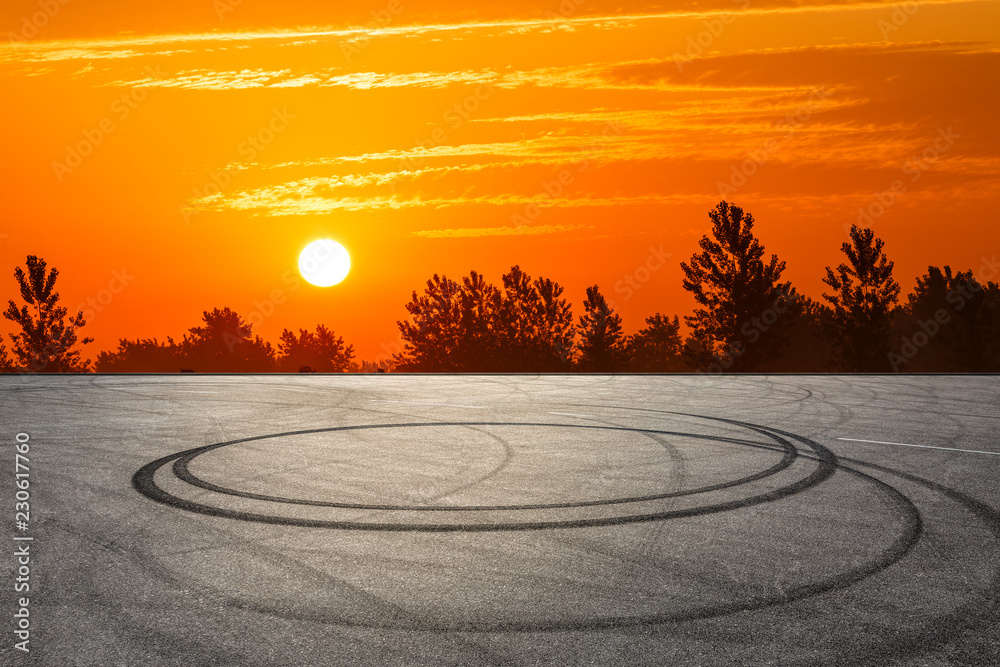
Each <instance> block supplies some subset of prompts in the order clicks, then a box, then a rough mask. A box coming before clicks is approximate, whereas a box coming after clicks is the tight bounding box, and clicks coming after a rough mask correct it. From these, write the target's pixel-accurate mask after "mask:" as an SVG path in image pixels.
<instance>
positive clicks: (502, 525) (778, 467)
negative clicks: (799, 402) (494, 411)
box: [132, 422, 834, 532]
mask: <svg viewBox="0 0 1000 667" xmlns="http://www.w3.org/2000/svg"><path fill="white" fill-rule="evenodd" d="M441 426H508V427H509V426H530V427H547V428H579V429H590V430H605V431H625V432H633V433H642V434H656V435H669V436H682V437H690V438H696V439H703V440H710V441H715V442H728V443H732V444H738V445H742V446H747V447H754V448H759V449H766V450H776V449H777V450H778V451H781V452H783V456H782V459H781V460H780V461H778V463H776V464H774V465H772V466H771V467H769V468H767V469H765V470H762V471H759V472H756V473H753V474H751V475H747V476H745V477H741V478H739V479H735V480H729V481H725V482H719V483H716V484H711V485H708V486H704V487H700V488H697V489H685V490H681V491H671V492H667V493H659V494H649V495H643V496H633V497H629V498H613V499H607V500H592V501H578V502H566V503H532V504H520V505H394V504H367V503H337V502H327V501H318V500H306V499H297V498H283V497H280V496H268V495H263V494H257V493H248V492H244V491H239V490H236V489H230V488H227V487H223V486H220V485H217V484H212V483H210V482H207V481H205V480H202V479H200V478H198V477H197V476H195V475H194V474H193V473H192V472H191V470H190V464H191V462H192V461H193V460H194V459H195V458H197V457H198V456H201V455H202V454H205V453H207V452H210V451H212V450H215V449H220V448H222V447H227V446H230V445H235V444H239V443H245V442H254V441H259V440H267V439H273V438H281V437H287V436H293V435H306V434H314V433H328V432H337V431H352V430H361V429H383V428H412V427H441ZM751 430H753V431H755V432H757V433H760V434H762V435H764V436H765V437H768V438H769V439H771V440H772V441H773V442H774V444H773V445H771V444H768V443H760V442H755V441H749V440H742V439H738V438H728V437H723V436H707V435H703V434H695V433H679V432H675V431H663V430H652V429H634V428H625V427H617V426H596V425H574V424H551V423H533V422H416V423H408V424H366V425H361V426H341V427H333V428H324V429H310V430H305V431H293V432H288V433H275V434H269V435H264V436H257V437H252V438H242V439H240V440H232V441H229V442H223V443H217V444H213V445H205V446H203V447H196V448H194V449H189V450H186V451H182V452H178V453H176V454H171V455H169V456H165V457H163V458H161V459H157V460H156V461H153V462H151V463H148V464H146V465H145V466H143V467H142V468H140V469H139V471H138V472H136V473H135V475H134V476H133V477H132V484H133V486H134V487H135V489H136V490H137V491H139V492H140V493H142V494H143V495H145V496H146V497H148V498H150V499H152V500H155V501H156V502H160V503H163V504H165V505H170V506H172V507H176V508H178V509H183V510H186V511H191V512H197V513H200V514H206V515H208V516H215V517H222V518H229V519H238V520H242V521H254V522H258V523H268V524H277V525H289V526H303V527H310V528H331V529H339V530H375V531H422V532H449V531H468V532H482V531H509V530H541V529H546V528H580V527H586V526H612V525H619V524H627V523H637V522H644V521H657V520H664V519H673V518H680V517H690V516H699V515H703V514H711V513H714V512H722V511H727V510H731V509H736V508H738V507H750V506H752V505H757V504H761V503H766V502H772V501H774V500H777V499H779V498H784V497H786V496H789V495H792V494H795V493H799V492H801V491H803V490H805V489H807V488H809V487H811V486H814V485H816V484H819V483H821V482H822V481H824V480H825V479H826V478H827V477H829V476H830V475H831V474H833V471H834V467H833V466H832V465H831V464H830V463H829V461H828V459H829V458H830V457H832V456H833V455H832V453H830V452H829V450H826V449H825V448H823V447H821V446H820V445H815V446H814V445H813V444H810V445H809V446H810V447H813V448H814V451H815V452H816V454H817V456H816V457H815V460H817V461H819V462H820V465H819V466H818V467H817V468H816V470H814V471H813V472H812V473H811V474H809V475H808V476H806V477H804V478H802V479H799V480H797V481H795V482H792V483H790V484H787V485H785V486H783V487H780V488H777V489H774V490H771V491H768V492H765V493H761V494H758V495H755V496H751V497H749V498H744V499H740V500H735V501H729V502H724V503H717V504H712V505H706V506H702V507H692V508H685V509H678V510H667V511H661V512H644V513H638V514H631V515H624V516H613V517H598V518H585V519H575V520H566V521H521V522H509V521H507V522H487V523H471V522H456V523H434V524H421V523H389V522H372V521H364V522H362V521H326V520H318V519H298V518H292V517H282V516H275V515H266V514H259V513H254V512H242V511H237V510H227V509H222V508H218V507H213V506H211V505H205V504H202V503H196V502H193V501H190V500H186V499H184V498H179V497H177V496H175V495H173V494H170V493H168V492H167V491H165V490H163V489H162V488H161V487H160V486H159V485H157V484H156V481H155V479H154V477H155V475H156V472H157V471H158V470H160V469H161V468H163V467H165V466H167V465H170V464H173V472H174V474H175V475H176V476H177V477H178V478H179V479H181V480H183V481H185V482H187V483H188V484H191V485H193V486H196V487H199V488H202V489H206V490H208V491H213V492H216V493H221V494H224V495H230V496H236V497H240V498H246V499H251V500H258V501H265V502H274V503H281V504H288V505H307V506H314V507H333V508H343V509H360V510H384V511H408V512H409V511H420V512H423V511H431V512H470V511H476V512H492V511H520V510H545V509H560V508H564V509H565V508H582V507H599V506H610V505H622V504H628V503H637V502H645V501H651V500H661V499H666V498H674V497H681V496H689V495H695V494H700V493H707V492H710V491H717V490H721V489H727V488H733V487H737V486H741V485H744V484H748V483H750V482H753V481H756V480H760V479H764V478H766V477H770V476H772V475H776V474H777V473H779V472H781V471H782V470H784V469H786V468H788V467H789V466H790V465H792V463H793V462H794V461H795V460H796V459H797V458H798V457H799V456H800V453H799V452H798V451H797V450H796V448H795V446H794V445H792V444H791V443H790V442H788V440H786V439H785V438H784V437H782V436H778V435H775V434H772V433H769V432H768V431H765V430H763V429H757V428H752V429H751Z"/></svg>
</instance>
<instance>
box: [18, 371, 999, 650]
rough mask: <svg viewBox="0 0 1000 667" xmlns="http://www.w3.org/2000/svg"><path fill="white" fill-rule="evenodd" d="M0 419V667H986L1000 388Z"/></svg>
mask: <svg viewBox="0 0 1000 667" xmlns="http://www.w3.org/2000/svg"><path fill="white" fill-rule="evenodd" d="M0 396H2V408H0V412H2V415H3V424H4V433H3V438H4V441H5V442H4V446H3V449H4V452H6V453H5V454H4V456H3V457H2V458H0V460H2V461H6V463H3V464H2V465H3V466H6V468H7V469H6V470H3V471H0V499H2V500H0V507H6V508H7V510H4V511H5V512H7V513H8V514H9V516H7V517H4V518H3V525H4V526H5V528H4V530H3V534H4V535H5V536H6V537H5V543H6V545H7V546H6V547H5V548H4V551H5V552H6V553H8V556H7V557H5V559H4V566H3V570H2V572H3V574H4V581H3V584H2V587H0V590H3V591H5V593H4V596H3V600H2V601H0V604H2V605H3V609H4V610H5V612H6V613H5V614H4V619H5V620H4V621H3V622H2V623H3V625H5V626H6V627H0V630H2V634H0V636H2V637H3V642H2V645H0V663H2V664H4V665H7V664H10V665H20V664H26V665H27V664H33V665H60V666H61V665H102V666H104V665H129V666H131V665H144V666H147V665H148V666H151V667H152V666H159V665H184V666H190V665H227V666H228V665H480V664H482V665H522V664H523V665H548V664H559V665H819V664H830V665H928V666H935V667H936V666H938V665H997V664H1000V631H998V627H1000V548H998V542H1000V442H998V437H997V433H998V425H1000V421H998V420H1000V385H998V378H996V377H985V376H976V377H949V376H935V377H917V376H862V377H846V376H770V377H731V376H674V377H664V376H660V377H653V376H649V377H625V376H622V377H605V376H435V377H419V376H399V375H376V376H342V377H332V376H243V377H226V376H136V377H114V376H90V377H85V376H79V377H12V376H5V377H0ZM18 432H25V433H28V434H29V435H30V446H31V449H30V453H29V458H30V464H29V465H30V481H31V487H30V489H31V498H30V502H31V516H30V522H29V528H28V530H26V531H18V530H16V529H15V528H14V502H15V498H14V494H15V491H16V489H15V487H14V453H15V452H14V446H15V434H17V433H18ZM843 438H851V439H853V440H845V439H843ZM859 440H868V441H880V442H879V443H876V442H860V441H859ZM880 443H896V444H880ZM906 445H921V447H915V446H906ZM939 448H940V449H939ZM956 450H972V451H956ZM990 452H992V454H991V453H990ZM15 536H22V537H24V536H30V537H32V538H33V540H32V541H31V542H30V545H31V547H30V548H31V564H30V568H31V574H30V585H31V590H30V604H29V607H30V619H31V635H30V645H29V646H30V649H31V651H30V653H29V654H24V653H22V652H21V651H17V650H15V649H14V648H13V644H14V642H15V641H17V640H16V639H15V635H14V632H13V631H14V629H15V625H14V624H15V619H14V618H13V614H14V613H15V612H16V611H17V609H18V607H17V605H16V601H17V598H18V597H19V596H20V595H21V594H19V593H15V592H14V582H15V579H16V577H17V574H18V572H17V567H18V566H17V564H16V562H15V558H14V557H13V556H12V555H10V554H12V553H13V552H14V549H15V545H19V544H24V541H21V542H15V541H14V540H13V538H14V537H15Z"/></svg>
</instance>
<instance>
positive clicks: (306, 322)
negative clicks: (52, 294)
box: [0, 0, 1000, 359]
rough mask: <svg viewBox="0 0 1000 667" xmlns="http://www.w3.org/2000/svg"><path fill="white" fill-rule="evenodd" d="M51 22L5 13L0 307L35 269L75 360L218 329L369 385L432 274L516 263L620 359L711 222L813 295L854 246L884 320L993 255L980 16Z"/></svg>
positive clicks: (573, 9)
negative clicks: (611, 335) (880, 266)
mask: <svg viewBox="0 0 1000 667" xmlns="http://www.w3.org/2000/svg"><path fill="white" fill-rule="evenodd" d="M52 5H53V6H54V7H57V9H56V10H55V11H54V13H52V14H51V15H49V14H45V15H44V16H45V20H44V22H43V21H42V20H41V19H38V18H37V16H38V15H39V12H41V11H42V10H41V9H39V7H40V5H39V4H38V3H37V2H20V1H18V2H7V3H4V7H3V8H2V9H0V26H2V28H3V29H2V31H0V35H2V36H3V39H2V40H0V89H2V90H3V98H4V105H3V107H4V108H3V111H2V113H3V123H2V124H0V137H2V141H3V145H4V146H5V147H6V154H5V157H6V159H5V160H3V164H2V166H0V170H2V172H0V182H2V189H3V202H4V216H3V223H2V227H0V233H2V236H0V256H2V260H3V261H2V262H0V267H2V270H3V275H2V276H0V284H2V285H3V286H4V289H5V291H4V292H3V293H2V296H3V300H4V302H6V299H7V298H10V297H13V296H15V294H14V290H15V287H16V286H15V284H14V282H13V279H12V278H11V276H10V272H11V271H12V269H13V266H15V265H16V264H18V263H22V262H23V261H24V259H25V256H26V255H28V254H36V255H40V256H43V257H44V258H45V259H47V260H48V262H49V263H50V264H51V265H52V266H55V267H58V269H59V270H60V275H61V278H60V290H61V292H62V297H63V299H64V303H65V304H66V305H67V306H69V307H70V309H71V310H72V311H73V312H75V311H76V310H77V306H78V305H79V308H80V309H88V310H90V311H91V313H90V314H91V317H89V318H88V325H87V330H86V333H87V335H90V336H93V337H95V339H96V342H95V345H94V346H92V347H93V348H95V349H94V352H96V350H98V349H107V348H110V347H113V346H114V344H115V343H116V340H117V338H118V337H129V338H135V337H153V336H156V337H159V338H165V337H166V336H174V337H179V336H180V335H181V334H182V333H183V332H184V331H185V330H186V329H187V328H188V327H190V326H193V325H194V324H195V323H197V322H198V319H199V317H200V315H201V313H202V311H204V310H207V309H211V308H213V307H223V306H228V307H231V308H232V309H233V310H235V311H237V312H239V313H240V314H242V315H244V316H245V317H252V319H253V321H254V323H255V328H254V330H255V332H256V333H260V334H261V335H262V336H263V337H264V338H266V339H269V340H274V339H276V338H277V337H278V335H279V334H280V333H281V331H282V329H284V328H286V327H287V328H289V329H296V328H298V327H313V326H315V325H316V324H317V323H318V322H322V323H325V324H327V325H329V326H330V327H332V328H333V329H334V330H336V332H337V333H338V334H341V335H343V337H344V339H345V340H348V341H350V342H351V343H353V344H354V346H355V349H356V351H357V354H358V356H359V358H362V359H372V358H375V357H377V356H379V355H384V354H386V353H387V351H388V350H390V349H392V348H393V346H394V345H396V344H397V342H398V340H399V331H398V329H397V328H396V324H395V322H396V321H397V320H401V319H404V318H405V317H406V312H405V310H404V308H403V306H404V304H405V303H406V301H407V300H408V299H409V297H410V293H411V291H412V290H414V289H419V288H421V286H422V285H423V284H424V282H425V281H426V280H427V278H429V277H430V276H431V275H433V274H435V273H438V274H446V275H448V276H450V277H453V278H456V279H457V278H459V277H461V276H462V275H465V274H468V272H469V270H470V269H476V270H478V271H480V272H481V273H483V274H485V275H486V276H487V277H488V278H489V279H490V280H492V281H494V282H496V281H498V280H499V278H500V275H501V274H502V273H503V272H504V271H506V270H507V269H509V268H510V267H511V266H512V265H514V264H518V265H520V266H521V267H522V268H523V269H524V270H525V271H527V272H528V273H530V274H531V275H533V276H537V275H542V276H545V277H549V278H552V279H554V280H557V281H559V282H560V283H561V284H562V285H564V286H565V287H566V290H567V291H566V294H567V296H568V297H569V298H570V299H571V300H572V301H573V302H574V304H580V303H581V302H582V300H583V298H584V296H585V294H584V290H585V288H586V286H588V285H592V284H594V283H597V284H599V285H600V286H601V289H602V290H603V291H604V293H605V294H606V295H607V296H608V300H609V302H611V303H612V304H613V307H614V308H615V309H616V310H617V311H618V312H619V313H621V315H622V317H623V318H624V326H625V329H626V331H634V330H635V329H636V328H638V327H639V326H640V325H641V324H642V318H644V317H645V316H647V315H650V314H653V313H655V312H660V313H664V314H669V315H673V314H678V313H680V314H683V313H685V312H688V311H689V310H690V309H691V306H692V302H691V299H690V296H689V295H688V294H686V293H685V292H684V290H683V289H682V288H681V272H680V269H679V267H678V263H679V261H681V260H682V259H684V258H686V257H688V256H690V255H691V253H692V252H694V251H695V250H696V249H697V243H698V239H699V238H700V237H701V235H702V234H704V233H705V232H706V231H707V229H708V226H709V220H708V217H707V212H708V211H709V210H711V209H712V208H713V207H714V206H715V205H716V204H717V203H718V202H719V201H720V200H722V199H726V200H728V201H731V202H735V203H737V204H738V205H740V206H742V207H744V208H746V209H748V210H750V211H752V212H753V215H754V217H755V219H756V221H757V227H756V233H757V234H758V235H759V237H760V238H761V240H762V242H763V243H764V244H765V246H766V248H767V251H768V252H769V253H770V252H774V253H777V254H778V255H779V256H780V257H781V258H782V259H784V260H785V261H786V262H787V263H788V271H787V278H788V279H789V280H791V281H792V282H793V283H794V284H795V285H796V286H797V287H798V288H799V289H800V290H802V291H803V292H804V293H805V294H807V295H810V296H813V297H818V296H819V294H820V292H822V291H823V285H822V283H821V279H822V275H823V274H822V267H824V266H826V265H830V264H836V263H837V262H839V261H840V258H839V253H840V245H841V243H842V242H844V241H845V240H847V238H848V237H847V230H849V229H850V225H851V224H852V223H857V222H858V221H859V220H861V221H863V222H864V224H866V225H868V226H871V227H872V228H873V229H875V230H876V231H877V233H878V234H879V235H880V237H882V238H883V239H885V241H886V252H887V253H888V254H889V255H890V257H891V258H892V259H893V260H894V261H895V262H896V271H897V277H898V279H899V281H900V283H901V284H902V286H903V289H904V291H905V290H908V289H909V288H910V287H911V286H912V284H913V281H914V279H915V278H916V276H918V275H920V274H921V273H922V272H924V271H925V270H926V269H927V266H928V265H929V264H936V265H943V264H951V265H952V266H955V267H958V268H961V269H977V268H978V267H980V266H981V265H983V263H984V262H986V261H989V260H990V259H991V258H992V257H993V256H994V255H995V254H997V250H998V246H1000V231H998V229H1000V225H998V224H997V222H998V214H997V212H998V211H1000V178H998V176H1000V129H998V126H997V122H996V115H997V113H996V110H997V108H998V107H1000V104H998V102H1000V93H998V86H997V85H996V84H997V78H998V72H1000V2H995V1H982V2H964V1H963V2H959V1H956V2H951V1H947V0H944V1H937V2H935V1H926V2H919V3H916V2H914V3H908V4H898V5H897V4H883V3H877V2H851V1H849V0H845V1H839V2H818V1H812V0H806V2H804V3H798V4H789V3H786V2H782V1H781V0H765V1H764V2H755V1H753V0H740V1H739V2H731V1H729V0H711V1H709V2H702V3H698V4H697V5H691V4H682V3H665V4H664V3H659V4H658V3H653V4H645V3H635V4H628V3H627V4H626V5H624V6H623V5H621V4H620V3H607V2H604V1H603V0H586V1H584V0H564V1H563V2H562V3H559V2H556V1H555V0H553V1H552V2H550V3H548V4H544V3H540V4H529V3H523V2H514V3H496V4H485V5H482V6H479V5H475V4H469V3H449V2H446V1H445V0H435V1H434V2H425V3H420V4H412V5H411V4H410V3H408V2H407V0H390V1H388V2H386V1H385V0H377V1H374V0H373V2H371V3H369V4H367V5H366V4H364V3H355V4H354V5H353V6H352V8H351V9H345V10H343V12H342V13H338V10H336V9H332V8H331V7H333V5H330V4H329V3H319V2H290V3H287V6H285V3H282V5H281V6H280V7H279V6H278V5H277V4H272V5H270V8H269V9H265V8H263V7H261V6H254V5H253V4H252V3H249V2H245V3H235V2H229V3H226V2H224V1H219V2H215V3H213V2H211V1H210V0H199V1H198V2H194V1H191V0H184V1H182V2H177V3H170V4H165V5H164V6H163V7H162V8H160V9H154V8H151V7H147V6H145V5H144V4H141V3H140V4H136V5H134V6H133V5H125V4H122V3H117V2H110V1H109V0H102V1H100V2H92V3H84V2H65V3H59V2H53V3H52ZM477 7H478V8H477ZM325 238H333V239H337V240H338V242H339V243H342V244H343V246H344V247H346V248H349V250H350V254H351V258H350V259H348V260H347V265H346V266H345V265H344V264H343V263H342V262H341V263H340V264H338V265H337V266H336V267H335V268H338V269H342V270H343V275H347V267H348V266H349V267H350V270H351V273H350V276H349V278H348V279H347V280H344V281H343V282H342V283H341V284H340V285H338V286H337V287H336V288H334V289H328V290H323V289H314V288H313V287H312V286H310V285H308V284H306V283H304V282H303V281H302V280H301V279H300V277H299V255H300V252H301V251H302V249H303V248H304V247H305V246H306V244H307V243H309V242H310V241H313V240H316V239H325ZM344 256H345V257H346V251H345V255H344ZM663 256H669V257H671V258H672V259H671V260H669V261H663V262H660V261H657V262H656V263H655V264H656V265H657V266H658V267H662V268H658V269H657V270H655V271H651V270H649V269H648V268H647V267H648V266H650V265H651V264H650V261H649V258H650V257H663ZM352 260H353V265H352V264H351V261H352ZM303 275H305V276H306V278H307V279H308V278H310V276H309V275H308V274H307V273H303ZM121 276H125V279H124V280H123V279H122V277H121ZM639 276H642V277H644V280H638V279H637V278H638V277H639ZM330 279H332V278H330ZM340 280H343V276H341V277H340V279H339V280H334V281H333V282H330V283H329V284H331V285H332V284H335V283H339V282H340ZM111 284H114V285H116V286H120V289H117V290H116V291H115V290H113V291H111V292H109V291H108V290H109V285H111ZM104 292H108V293H109V294H112V292H113V298H109V299H98V298H97V297H98V295H99V294H103V293H104ZM276 294H280V298H275V295H276ZM88 300H89V301H88ZM105 301H106V302H105ZM88 304H89V305H88ZM254 315H256V317H253V316H254ZM258 323H259V324H258ZM8 325H9V323H8V322H3V327H4V328H3V331H4V332H6V331H7V330H8V328H7V327H8ZM88 352H89V350H88Z"/></svg>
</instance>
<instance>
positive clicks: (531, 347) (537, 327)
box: [497, 266, 576, 372]
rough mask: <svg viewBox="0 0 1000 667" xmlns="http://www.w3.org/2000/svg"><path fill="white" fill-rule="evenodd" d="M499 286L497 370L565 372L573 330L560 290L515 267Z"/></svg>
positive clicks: (569, 307)
mask: <svg viewBox="0 0 1000 667" xmlns="http://www.w3.org/2000/svg"><path fill="white" fill-rule="evenodd" d="M503 285H504V292H503V300H502V303H501V307H500V311H499V322H498V325H497V330H498V338H499V351H500V366H501V370H503V371H507V372H552V371H560V370H568V369H569V367H570V363H571V356H572V354H571V353H572V348H573V339H574V336H575V331H576V328H575V327H574V326H573V310H572V307H571V306H570V304H569V302H568V301H567V300H566V299H564V298H562V293H563V288H562V287H561V286H560V285H559V284H558V283H555V282H553V281H551V280H549V279H547V278H537V279H535V280H534V281H532V279H531V276H529V275H528V274H527V273H525V272H524V271H522V270H521V268H520V267H519V266H513V267H511V269H510V271H508V272H507V273H506V274H504V276H503Z"/></svg>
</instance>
